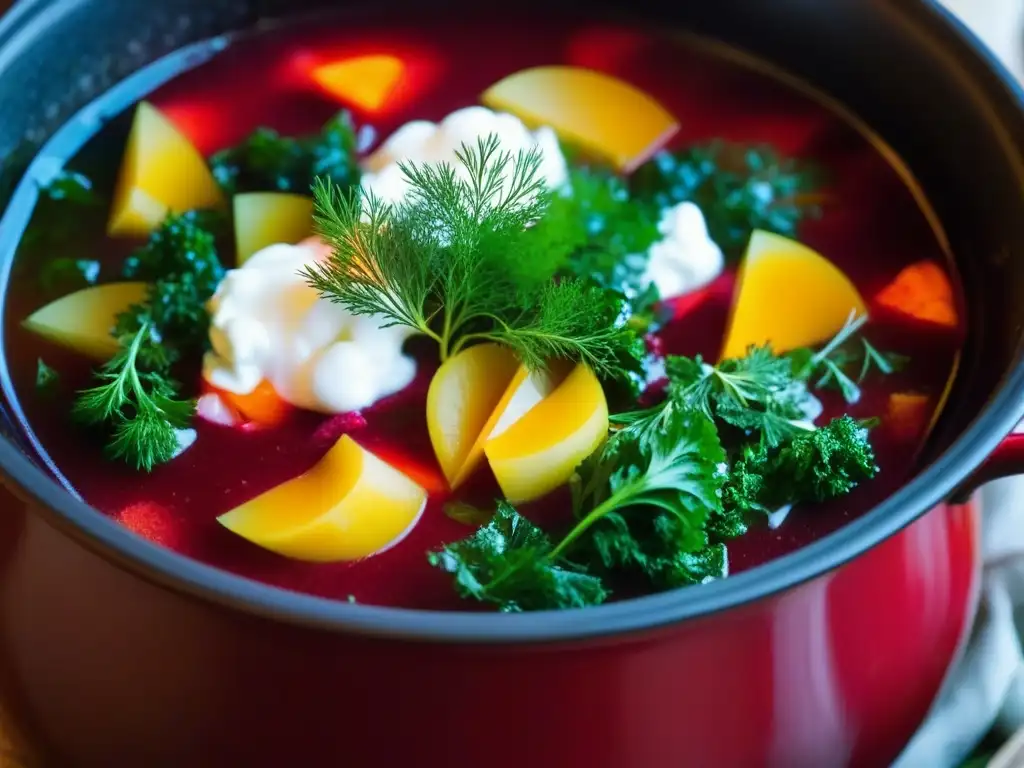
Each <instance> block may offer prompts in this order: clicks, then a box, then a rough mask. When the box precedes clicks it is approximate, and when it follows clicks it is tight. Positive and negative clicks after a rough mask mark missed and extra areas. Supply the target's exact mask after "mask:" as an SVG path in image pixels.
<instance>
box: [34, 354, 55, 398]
mask: <svg viewBox="0 0 1024 768" xmlns="http://www.w3.org/2000/svg"><path fill="white" fill-rule="evenodd" d="M59 381H60V374H58V373H57V372H56V371H55V370H54V369H53V368H51V367H50V366H48V365H47V364H46V363H45V362H43V358H41V357H40V358H38V359H37V360H36V390H37V391H39V392H52V391H53V389H54V388H55V387H56V386H57V383H58V382H59Z"/></svg>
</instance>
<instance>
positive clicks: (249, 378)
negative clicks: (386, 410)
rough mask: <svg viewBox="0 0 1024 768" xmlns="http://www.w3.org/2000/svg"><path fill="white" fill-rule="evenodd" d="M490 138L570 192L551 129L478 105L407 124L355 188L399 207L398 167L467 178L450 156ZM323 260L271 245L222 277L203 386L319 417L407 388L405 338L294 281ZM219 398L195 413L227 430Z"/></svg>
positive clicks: (411, 369)
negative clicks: (269, 393)
mask: <svg viewBox="0 0 1024 768" xmlns="http://www.w3.org/2000/svg"><path fill="white" fill-rule="evenodd" d="M490 134H495V135H496V136H497V137H498V140H499V142H500V146H501V150H502V151H503V152H511V153H513V154H515V153H517V152H519V151H523V150H530V149H533V148H537V149H538V150H539V151H540V155H541V164H540V168H539V176H540V177H541V178H542V179H543V181H544V182H545V184H546V185H547V186H548V187H549V188H551V189H557V188H559V187H562V186H564V185H565V184H566V181H567V179H568V169H567V167H566V163H565V158H564V157H563V156H562V152H561V149H560V148H559V145H558V139H557V137H556V136H555V133H554V131H553V130H551V129H550V128H540V129H538V130H536V131H530V130H529V129H527V127H526V125H525V124H524V123H523V122H522V121H521V120H519V118H517V117H515V116H513V115H509V114H505V113H499V112H493V111H491V110H489V109H487V108H485V107H476V106H474V107H467V108H465V109H460V110H457V111H455V112H452V113H451V114H450V115H448V116H447V117H446V118H444V119H443V120H442V121H441V122H440V123H433V122H430V121H427V120H414V121H412V122H409V123H406V124H405V125H403V126H402V127H401V128H399V129H398V130H397V131H395V132H394V133H393V134H392V135H391V136H390V137H389V138H388V139H387V140H386V141H385V142H384V143H383V144H382V145H381V147H380V148H379V149H378V150H377V151H376V152H375V153H374V154H373V155H371V156H370V157H369V158H368V159H367V160H366V162H365V163H364V174H363V177H362V182H361V185H362V187H363V189H364V190H368V191H370V192H372V193H373V194H374V195H376V196H377V197H379V198H381V199H382V200H384V201H385V202H388V203H399V202H401V201H402V200H403V199H404V198H405V196H406V195H407V194H408V190H409V186H408V182H407V181H406V180H405V176H404V174H403V173H402V170H401V168H400V167H399V165H398V163H399V162H400V161H408V162H413V163H417V164H439V163H448V164H449V165H451V166H452V167H453V168H454V169H455V170H456V173H460V174H463V176H465V173H466V171H465V168H463V166H462V165H461V164H459V163H458V162H457V158H456V156H455V153H456V151H458V150H459V149H460V148H461V146H462V145H463V144H467V145H469V146H473V145H474V144H475V142H476V141H477V140H478V139H480V138H484V137H487V136H488V135H490ZM325 255H326V254H325V248H324V247H323V246H322V245H319V246H318V245H317V244H314V243H309V242H306V243H302V244H299V245H298V246H292V245H283V244H281V245H271V246H268V247H267V248H264V249H263V250H261V251H259V252H258V253H255V254H253V255H252V256H251V257H249V259H248V260H247V261H246V262H245V264H243V265H242V266H241V267H240V268H238V269H233V270H230V271H228V273H227V274H226V275H225V276H224V279H223V280H222V281H221V284H220V286H218V288H217V292H216V294H215V295H214V296H213V298H212V299H211V301H210V304H209V309H210V315H211V322H210V343H211V346H212V348H213V349H212V351H211V352H209V353H208V354H207V355H206V357H205V359H204V362H203V375H204V377H205V378H206V380H207V381H209V382H210V383H211V384H213V385H214V386H215V387H218V388H220V389H223V390H227V391H229V392H235V393H237V394H248V393H249V392H252V391H253V389H255V388H256V386H257V385H258V384H259V383H260V381H262V380H263V379H266V380H267V381H269V382H270V384H271V385H272V386H273V387H274V389H275V391H276V392H277V393H278V394H279V395H280V396H281V397H282V398H283V399H285V400H286V401H288V402H289V403H291V404H293V405H295V406H298V407H300V408H306V409H309V410H314V411H320V412H323V413H344V412H347V411H355V410H359V409H362V408H367V407H369V406H371V405H373V404H374V403H375V402H377V401H378V400H380V399H382V398H384V397H387V396H388V395H391V394H394V393H396V392H398V391H400V390H402V389H404V388H405V387H407V386H408V385H409V384H410V383H411V382H412V380H413V378H415V375H416V364H415V362H414V361H413V360H412V359H411V358H409V357H407V356H406V355H403V354H402V345H403V343H404V342H405V340H406V339H407V338H408V337H409V336H410V335H411V334H412V333H413V331H412V330H411V329H409V328H405V327H401V326H392V327H389V328H384V327H382V325H383V324H384V323H385V320H384V319H383V318H380V317H376V316H356V315H352V314H351V313H349V312H348V311H346V310H345V309H344V308H343V307H341V306H339V305H337V304H332V303H331V302H329V301H327V300H324V299H321V298H320V297H319V296H318V294H317V293H316V291H314V290H313V289H312V288H310V287H309V286H308V285H307V284H306V280H305V278H303V277H301V276H300V271H301V270H302V268H303V267H304V266H305V265H306V264H309V263H310V262H312V261H316V260H317V259H319V258H323V257H324V256H325ZM215 398H216V396H215V395H214V396H204V400H203V402H201V403H200V408H199V410H200V412H201V413H203V414H204V416H205V417H206V418H208V420H210V421H214V422H218V423H229V422H230V421H231V419H232V416H231V414H230V413H229V409H227V408H226V406H225V405H224V404H223V403H222V402H220V401H219V398H217V399H215Z"/></svg>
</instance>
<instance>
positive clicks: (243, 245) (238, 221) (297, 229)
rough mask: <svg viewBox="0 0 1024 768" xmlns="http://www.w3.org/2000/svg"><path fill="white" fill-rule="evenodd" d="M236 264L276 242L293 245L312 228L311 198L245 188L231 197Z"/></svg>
mask: <svg viewBox="0 0 1024 768" xmlns="http://www.w3.org/2000/svg"><path fill="white" fill-rule="evenodd" d="M232 203H233V206H234V218H235V246H236V248H237V252H238V266H242V264H244V263H245V260H246V259H248V258H249V257H250V256H252V255H253V254H254V253H256V252H257V251H260V250H262V249H264V248H266V247H267V246H268V245H274V244H275V243H287V244H288V245H295V244H296V243H298V242H299V241H300V240H304V239H305V238H307V237H309V233H310V232H311V231H312V228H313V201H312V199H310V198H308V197H306V196H305V195H293V194H289V193H286V192H248V193H245V194H241V195H235V198H234V200H233V201H232Z"/></svg>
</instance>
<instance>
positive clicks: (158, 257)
mask: <svg viewBox="0 0 1024 768" xmlns="http://www.w3.org/2000/svg"><path fill="white" fill-rule="evenodd" d="M201 222H203V218H202V214H201V213H199V212H189V213H184V214H171V215H169V216H168V217H167V218H166V219H165V220H164V222H163V223H162V224H161V225H160V227H159V228H157V229H156V230H155V231H154V232H153V234H152V235H150V238H149V240H148V242H147V243H146V244H145V245H144V246H143V247H142V248H140V249H139V250H137V251H136V252H135V253H134V254H132V255H131V256H129V257H128V259H127V260H126V261H125V263H124V268H123V273H122V274H123V276H124V277H125V278H127V279H130V280H144V281H146V282H148V283H149V289H148V291H147V293H146V299H145V301H144V302H143V303H141V304H136V305H133V306H132V307H130V308H129V309H128V310H127V311H125V312H123V313H121V314H120V315H119V316H118V318H117V324H116V326H115V328H114V335H115V336H117V337H119V338H120V337H123V336H131V335H134V334H136V333H137V332H138V330H139V329H140V328H141V327H143V326H144V325H145V326H149V328H150V333H149V334H147V339H148V341H147V343H146V345H145V346H144V348H143V352H142V353H141V355H140V357H141V360H142V362H143V363H144V367H145V368H147V369H156V370H160V369H163V368H166V367H167V365H169V364H171V363H173V362H175V361H177V360H178V359H179V358H180V356H181V354H182V353H184V352H187V351H202V350H203V349H205V347H206V344H207V333H208V329H209V313H208V312H207V310H206V302H207V301H208V300H209V298H210V297H211V296H212V295H213V293H214V291H216V289H217V285H218V284H219V282H220V280H221V278H222V277H223V276H224V268H223V266H221V263H220V259H219V258H218V256H217V248H216V243H215V240H214V236H213V235H212V234H211V233H210V232H209V231H207V230H206V229H204V228H203V227H202V226H201Z"/></svg>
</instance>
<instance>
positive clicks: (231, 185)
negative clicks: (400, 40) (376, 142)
mask: <svg viewBox="0 0 1024 768" xmlns="http://www.w3.org/2000/svg"><path fill="white" fill-rule="evenodd" d="M357 144H358V136H357V133H356V129H355V125H354V124H353V122H352V116H351V115H350V114H349V113H348V112H340V113H339V114H337V115H336V116H335V117H333V118H332V119H331V120H329V121H328V122H327V123H326V124H325V125H324V127H323V129H322V130H321V131H320V133H319V134H317V135H315V136H306V137H302V138H295V137H291V136H281V135H279V134H278V133H277V131H274V130H272V129H270V128H257V129H256V130H255V131H254V132H253V133H252V134H251V135H250V136H249V137H248V138H247V139H245V141H243V142H242V143H241V144H239V145H237V146H235V147H231V148H230V149H225V150H223V151H221V152H218V153H217V154H215V155H214V156H213V157H211V158H210V168H211V169H212V171H213V176H214V178H215V179H216V180H217V183H218V184H220V186H221V188H222V189H223V190H224V192H225V193H226V194H228V195H235V194H238V193H239V192H254V191H277V192H297V193H300V194H305V193H307V192H308V191H309V189H310V187H311V186H312V184H313V179H315V178H317V177H323V178H325V179H328V180H329V181H330V182H331V183H332V184H336V185H338V186H340V187H342V188H346V189H347V188H349V187H353V186H355V185H356V184H358V183H359V166H358V164H357V162H356V152H357Z"/></svg>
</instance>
